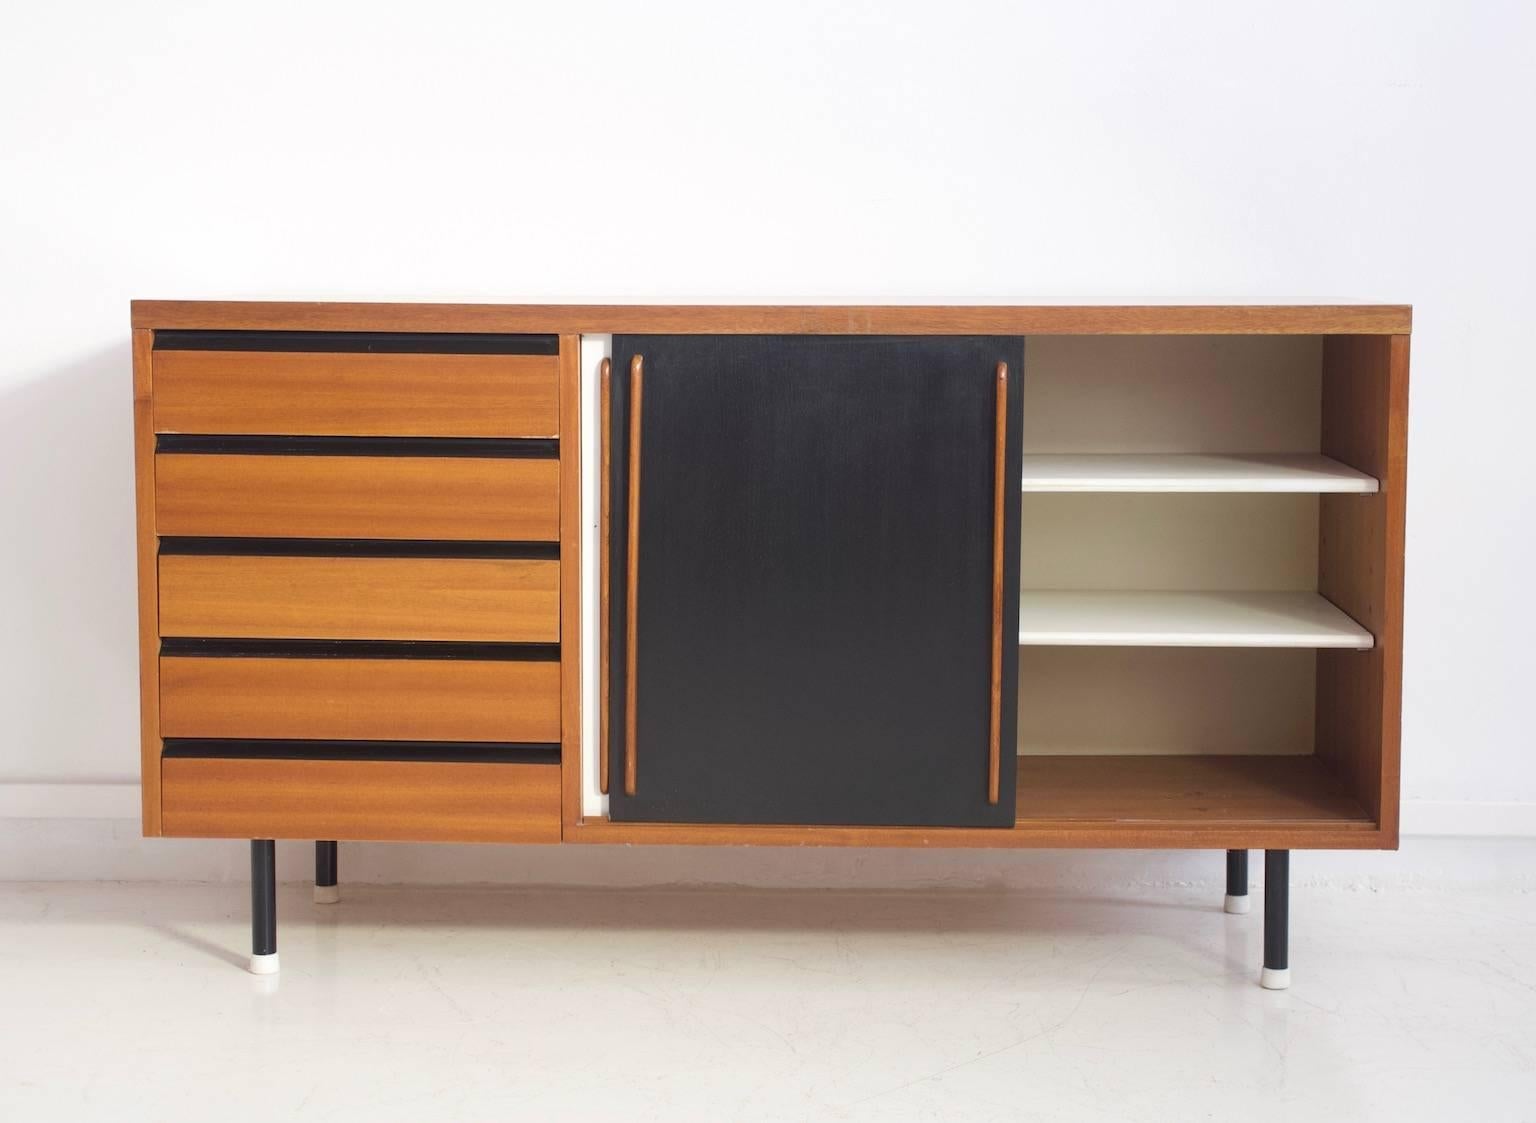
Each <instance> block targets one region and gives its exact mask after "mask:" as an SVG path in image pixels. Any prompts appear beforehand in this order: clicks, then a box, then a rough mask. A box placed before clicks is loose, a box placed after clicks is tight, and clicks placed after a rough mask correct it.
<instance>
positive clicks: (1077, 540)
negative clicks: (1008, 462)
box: [1020, 415, 1356, 591]
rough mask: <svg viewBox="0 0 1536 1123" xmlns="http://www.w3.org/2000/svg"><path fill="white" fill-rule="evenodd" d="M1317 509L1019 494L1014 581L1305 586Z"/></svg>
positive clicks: (1210, 498) (1070, 585)
mask: <svg viewBox="0 0 1536 1123" xmlns="http://www.w3.org/2000/svg"><path fill="white" fill-rule="evenodd" d="M1026 416H1027V415H1026ZM1346 498H1348V499H1354V498H1356V497H1355V496H1347V497H1346ZM1317 512H1318V503H1317V496H1315V495H1244V494H1233V495H1226V494H1219V495H1178V494H1174V495H1124V494H1113V493H1111V494H1093V495H1078V494H1061V495H1050V494H1034V495H1025V496H1024V497H1023V518H1022V520H1021V525H1022V526H1023V528H1024V531H1023V552H1022V556H1021V564H1020V584H1021V586H1022V587H1023V588H1026V589H1170V590H1208V591H1226V590H1240V589H1273V590H1296V591H1313V590H1315V589H1316V588H1317V524H1318V513H1317Z"/></svg>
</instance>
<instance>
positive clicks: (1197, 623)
mask: <svg viewBox="0 0 1536 1123" xmlns="http://www.w3.org/2000/svg"><path fill="white" fill-rule="evenodd" d="M1374 642H1375V640H1374V639H1373V638H1372V636H1371V633H1370V632H1368V631H1366V630H1365V629H1364V628H1362V627H1361V626H1360V625H1359V624H1357V623H1355V622H1354V621H1353V620H1351V619H1350V618H1349V617H1348V616H1347V615H1345V614H1344V613H1343V612H1341V611H1340V610H1339V609H1338V608H1337V607H1335V606H1334V605H1333V604H1332V603H1331V602H1330V601H1328V600H1327V599H1326V598H1325V597H1322V596H1319V595H1318V594H1317V593H1164V592H1153V593H1144V592H1118V591H1117V592H1055V591H1030V590H1027V589H1026V590H1025V591H1024V592H1022V593H1021V594H1020V595H1019V643H1020V644H1021V645H1025V646H1042V647H1050V646H1066V647H1342V648H1355V649H1359V650H1364V649H1367V648H1369V647H1371V646H1372V644H1373V643H1374Z"/></svg>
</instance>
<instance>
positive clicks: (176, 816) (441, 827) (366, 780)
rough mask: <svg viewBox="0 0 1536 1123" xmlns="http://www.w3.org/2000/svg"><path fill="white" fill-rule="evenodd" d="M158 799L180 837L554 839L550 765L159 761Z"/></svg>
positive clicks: (555, 800) (555, 780)
mask: <svg viewBox="0 0 1536 1123" xmlns="http://www.w3.org/2000/svg"><path fill="white" fill-rule="evenodd" d="M160 800H161V812H160V813H161V825H162V827H163V828H164V831H165V833H166V834H167V835H170V836H180V837H185V838H303V839H313V838H324V839H337V840H341V841H360V840H378V841H391V840H404V841H418V842H559V841H560V767H559V765H558V764H502V763H481V762H460V761H444V762H436V761H419V760H411V761H389V760H281V759H271V758H256V759H252V758H234V759H209V758H190V757H166V758H165V759H163V760H162V761H161V762H160Z"/></svg>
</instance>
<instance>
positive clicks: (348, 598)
mask: <svg viewBox="0 0 1536 1123" xmlns="http://www.w3.org/2000/svg"><path fill="white" fill-rule="evenodd" d="M159 561H160V634H161V635H163V636H209V637H245V638H266V639H384V640H458V641H478V642H506V643H557V642H559V639H560V636H559V626H560V563H559V562H558V561H552V560H545V559H524V558H479V557H476V558H464V557H450V558H445V557H308V556H300V557H286V556H256V557H244V556H224V555H215V556H205V555H202V554H176V553H171V554H167V553H164V552H162V553H161V555H160V559H159Z"/></svg>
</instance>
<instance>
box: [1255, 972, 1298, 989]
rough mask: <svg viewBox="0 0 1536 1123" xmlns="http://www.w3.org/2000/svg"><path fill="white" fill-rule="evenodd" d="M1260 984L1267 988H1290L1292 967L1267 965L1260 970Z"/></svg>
mask: <svg viewBox="0 0 1536 1123" xmlns="http://www.w3.org/2000/svg"><path fill="white" fill-rule="evenodd" d="M1259 986H1261V987H1263V988H1264V989H1265V990H1289V989H1290V987H1291V969H1290V968H1289V967H1266V968H1264V969H1263V970H1262V971H1261V972H1259Z"/></svg>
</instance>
